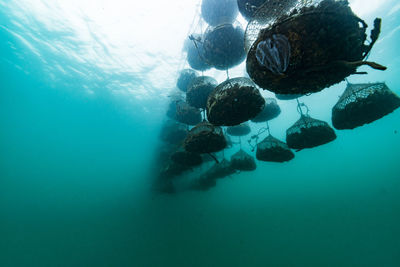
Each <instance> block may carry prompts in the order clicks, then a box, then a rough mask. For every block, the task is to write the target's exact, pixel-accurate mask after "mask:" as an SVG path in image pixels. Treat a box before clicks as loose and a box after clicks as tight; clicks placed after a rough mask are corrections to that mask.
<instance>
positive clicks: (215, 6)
mask: <svg viewBox="0 0 400 267" xmlns="http://www.w3.org/2000/svg"><path fill="white" fill-rule="evenodd" d="M238 13H239V10H238V6H237V3H236V0H203V1H202V4H201V15H202V17H203V19H204V20H205V21H206V22H207V23H208V24H209V25H211V26H217V25H220V24H225V23H232V22H234V21H235V20H236V17H237V15H238Z"/></svg>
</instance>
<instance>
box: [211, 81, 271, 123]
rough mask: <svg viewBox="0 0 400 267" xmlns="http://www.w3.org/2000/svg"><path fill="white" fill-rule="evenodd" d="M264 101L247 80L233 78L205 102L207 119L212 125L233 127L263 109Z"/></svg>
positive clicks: (217, 88)
mask: <svg viewBox="0 0 400 267" xmlns="http://www.w3.org/2000/svg"><path fill="white" fill-rule="evenodd" d="M264 104H265V100H264V98H263V97H262V96H261V94H260V92H259V91H258V89H257V88H256V86H255V84H254V83H253V82H252V81H251V80H250V79H248V78H233V79H229V80H227V81H225V82H223V83H221V84H220V85H218V86H217V87H216V88H215V89H214V91H213V92H212V93H211V94H210V96H209V97H208V101H207V118H208V121H209V122H211V123H212V124H214V125H219V126H221V125H224V126H234V125H238V124H240V123H242V122H245V121H248V120H250V119H252V118H254V117H255V116H257V114H258V113H260V112H261V110H262V109H263V108H264Z"/></svg>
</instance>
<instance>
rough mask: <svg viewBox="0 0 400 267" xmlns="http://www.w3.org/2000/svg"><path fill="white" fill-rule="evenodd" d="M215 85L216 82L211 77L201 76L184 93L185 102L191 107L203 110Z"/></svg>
mask: <svg viewBox="0 0 400 267" xmlns="http://www.w3.org/2000/svg"><path fill="white" fill-rule="evenodd" d="M217 85H218V83H217V81H216V80H215V79H214V78H212V77H208V76H201V77H197V78H195V79H194V80H192V82H191V84H190V85H189V88H188V90H187V92H186V102H188V103H189V105H191V106H192V107H195V108H202V109H205V108H206V105H207V99H208V96H209V94H210V93H211V92H212V91H213V90H214V89H215V87H216V86H217Z"/></svg>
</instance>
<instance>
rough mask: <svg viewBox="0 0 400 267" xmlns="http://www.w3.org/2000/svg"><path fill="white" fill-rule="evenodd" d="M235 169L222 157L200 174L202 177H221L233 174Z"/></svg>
mask: <svg viewBox="0 0 400 267" xmlns="http://www.w3.org/2000/svg"><path fill="white" fill-rule="evenodd" d="M235 172H236V171H235V169H233V168H232V164H231V162H230V161H229V160H227V159H223V160H222V161H221V162H220V163H215V164H214V165H213V166H212V167H211V168H210V169H209V170H207V171H206V172H205V173H203V174H202V175H201V178H203V179H207V180H208V179H210V180H211V179H214V180H215V179H221V178H225V177H227V176H229V175H232V174H234V173H235Z"/></svg>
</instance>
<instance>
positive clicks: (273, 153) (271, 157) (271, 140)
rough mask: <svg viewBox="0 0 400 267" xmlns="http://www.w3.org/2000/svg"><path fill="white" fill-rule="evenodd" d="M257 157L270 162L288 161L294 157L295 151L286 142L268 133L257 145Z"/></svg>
mask: <svg viewBox="0 0 400 267" xmlns="http://www.w3.org/2000/svg"><path fill="white" fill-rule="evenodd" d="M256 158H257V159H258V160H261V161H268V162H286V161H290V160H292V159H293V158H294V153H293V152H292V151H291V150H290V148H289V147H288V146H287V144H286V143H284V142H282V141H280V140H278V139H276V138H275V137H273V136H272V135H268V136H267V137H266V138H265V139H264V140H263V141H262V142H260V143H259V144H258V145H257V152H256Z"/></svg>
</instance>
